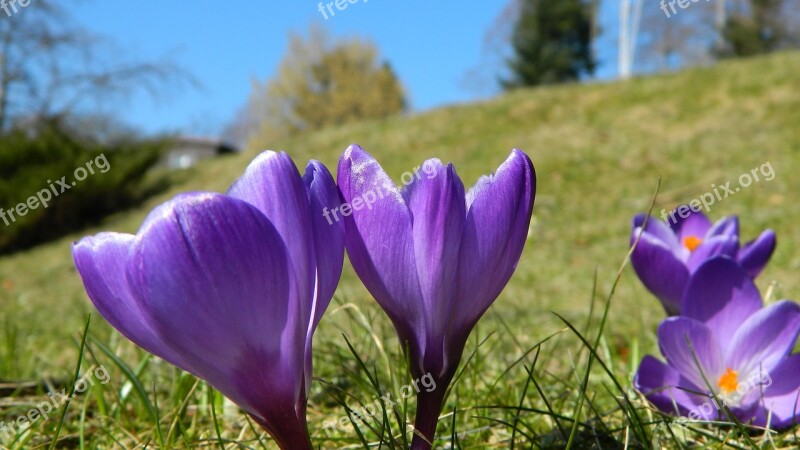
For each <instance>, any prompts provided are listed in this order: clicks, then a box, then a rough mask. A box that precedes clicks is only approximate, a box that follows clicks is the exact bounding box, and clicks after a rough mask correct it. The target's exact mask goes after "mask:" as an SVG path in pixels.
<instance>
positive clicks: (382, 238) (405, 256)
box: [337, 145, 425, 344]
mask: <svg viewBox="0 0 800 450" xmlns="http://www.w3.org/2000/svg"><path fill="white" fill-rule="evenodd" d="M337 179H338V184H339V189H340V191H341V193H342V197H343V198H344V200H345V202H348V203H349V204H352V203H353V202H354V201H355V199H356V198H361V199H363V200H364V201H365V202H366V201H367V200H369V201H371V203H372V208H362V209H360V210H353V211H352V214H351V215H349V216H346V217H345V218H344V221H345V245H346V247H347V254H348V256H349V257H350V262H351V263H352V265H353V269H355V271H356V273H357V274H358V276H359V278H360V279H361V281H362V282H363V283H364V285H365V286H366V288H367V289H368V290H369V291H370V293H371V294H372V295H373V296H374V297H375V300H377V302H378V303H379V304H380V305H381V307H382V308H383V309H384V311H386V313H387V314H388V315H389V318H390V319H392V322H393V323H394V325H395V327H396V328H397V329H398V334H400V337H401V339H411V338H412V337H413V336H421V335H423V334H424V324H423V318H424V315H425V309H424V306H423V304H422V302H421V299H422V293H421V291H420V287H419V279H418V277H417V267H416V261H415V255H414V241H413V238H412V235H413V230H412V227H411V215H410V213H409V211H408V207H407V206H406V202H405V200H404V199H403V196H402V195H401V194H400V191H399V190H398V189H397V187H396V186H395V185H394V183H393V182H392V180H391V179H390V178H389V176H388V175H386V172H384V171H383V169H382V168H381V166H380V164H378V161H376V160H375V158H373V157H372V156H371V155H370V154H369V153H367V152H365V151H364V150H363V149H362V148H361V147H359V146H357V145H351V146H350V147H349V148H348V149H347V150H345V152H344V154H343V155H342V157H341V159H340V160H339V172H338V174H337ZM340 214H341V213H340ZM411 344H414V343H413V342H412V343H411Z"/></svg>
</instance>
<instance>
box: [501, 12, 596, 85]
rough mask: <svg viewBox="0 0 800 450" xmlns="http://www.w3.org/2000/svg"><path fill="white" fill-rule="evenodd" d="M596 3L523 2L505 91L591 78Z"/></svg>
mask: <svg viewBox="0 0 800 450" xmlns="http://www.w3.org/2000/svg"><path fill="white" fill-rule="evenodd" d="M592 13H593V3H592V1H591V0H519V14H518V18H517V21H516V24H515V25H514V30H513V33H512V37H511V45H512V48H513V51H514V54H513V56H512V57H511V59H510V60H509V61H508V67H509V69H510V71H511V78H510V79H506V80H501V84H502V86H503V88H504V89H513V88H516V87H521V86H534V85H539V84H553V83H563V82H569V81H575V80H579V79H580V78H581V76H583V75H587V74H588V75H591V74H592V73H594V69H595V65H596V64H595V59H594V54H593V52H592V37H593V36H592V34H593V27H592V25H593V22H592V21H593V17H592Z"/></svg>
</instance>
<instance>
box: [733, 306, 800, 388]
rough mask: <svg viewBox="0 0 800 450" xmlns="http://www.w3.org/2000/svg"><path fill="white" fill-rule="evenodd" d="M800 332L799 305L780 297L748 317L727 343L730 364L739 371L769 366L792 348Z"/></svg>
mask: <svg viewBox="0 0 800 450" xmlns="http://www.w3.org/2000/svg"><path fill="white" fill-rule="evenodd" d="M798 332H800V305H797V304H796V303H794V302H790V301H786V300H784V301H780V302H778V303H774V304H772V305H769V306H767V307H766V308H763V309H761V310H759V311H757V312H756V313H754V314H753V315H752V316H751V317H749V318H748V319H747V320H746V321H745V322H744V323H743V324H742V326H741V327H740V328H739V329H738V330H737V331H736V334H734V335H733V337H732V339H731V341H730V343H729V344H728V346H727V355H726V357H725V359H726V361H728V366H729V367H735V368H737V369H738V370H739V372H740V373H751V372H753V373H759V371H760V370H761V371H766V372H767V373H771V372H772V369H773V368H774V367H775V366H776V365H777V364H778V363H780V362H781V361H783V360H784V359H785V358H786V355H788V354H789V352H791V351H792V348H794V343H795V341H796V340H797V335H798Z"/></svg>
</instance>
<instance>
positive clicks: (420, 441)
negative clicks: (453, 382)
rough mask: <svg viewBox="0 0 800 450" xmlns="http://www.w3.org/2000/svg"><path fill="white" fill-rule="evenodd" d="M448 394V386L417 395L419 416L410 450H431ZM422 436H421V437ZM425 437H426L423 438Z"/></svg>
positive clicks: (415, 423)
mask: <svg viewBox="0 0 800 450" xmlns="http://www.w3.org/2000/svg"><path fill="white" fill-rule="evenodd" d="M446 392H447V384H444V385H442V386H439V389H434V390H433V391H431V392H427V391H425V390H423V391H421V392H420V393H419V394H418V395H417V416H416V419H415V420H414V429H415V430H416V431H415V432H414V439H412V441H411V449H410V450H430V449H431V447H432V445H433V440H434V437H435V435H436V424H437V423H438V422H439V413H440V412H441V411H442V403H443V402H444V396H445V393H446ZM420 435H421V436H420ZM423 436H424V437H423Z"/></svg>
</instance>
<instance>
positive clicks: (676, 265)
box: [631, 205, 776, 315]
mask: <svg viewBox="0 0 800 450" xmlns="http://www.w3.org/2000/svg"><path fill="white" fill-rule="evenodd" d="M662 217H664V218H665V222H662V221H659V220H657V219H655V218H653V217H651V218H650V219H649V220H647V224H646V225H645V223H644V222H645V215H644V214H638V215H637V216H636V217H634V218H633V233H632V234H631V245H633V243H634V242H635V241H636V238H637V237H638V236H639V234H640V233H641V238H640V239H639V243H638V245H637V246H636V248H635V249H634V250H633V254H632V255H631V264H632V265H633V268H634V270H635V271H636V274H637V275H638V276H639V279H640V280H642V283H643V284H644V285H645V287H646V288H647V289H648V290H649V291H650V292H652V293H653V295H655V296H656V297H658V299H659V300H660V301H661V303H662V305H663V306H664V309H665V310H666V311H667V314H669V315H676V314H680V313H681V311H680V308H679V304H680V300H681V297H682V296H683V291H684V288H685V287H686V282H687V281H688V279H689V277H690V276H691V275H692V273H694V271H695V270H697V268H698V267H700V265H701V264H703V263H704V262H706V261H707V260H709V259H711V258H713V257H715V256H719V255H726V256H730V257H731V258H735V259H736V260H737V261H738V262H739V264H741V266H742V267H743V268H744V269H745V270H746V271H747V272H748V273H749V274H750V276H751V277H753V278H755V277H756V276H758V274H759V273H761V270H762V269H763V268H764V266H765V265H766V264H767V261H769V258H770V257H771V256H772V253H773V252H774V251H775V244H776V240H775V232H773V231H772V230H766V231H764V232H763V233H761V235H760V236H759V237H758V239H755V240H754V241H751V242H749V243H747V244H746V245H744V246H743V247H741V248H740V246H739V219H738V218H737V217H736V216H731V217H725V218H723V219H720V220H719V221H718V222H717V223H715V224H713V225H712V223H711V221H709V220H708V217H706V215H705V214H703V213H702V212H697V211H695V210H693V209H691V208H689V206H686V205H683V206H680V207H678V208H677V209H675V211H672V212H671V213H669V215H667V213H666V211H663V212H662ZM643 226H644V227H645V228H644V232H642V229H643V228H642V227H643Z"/></svg>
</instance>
